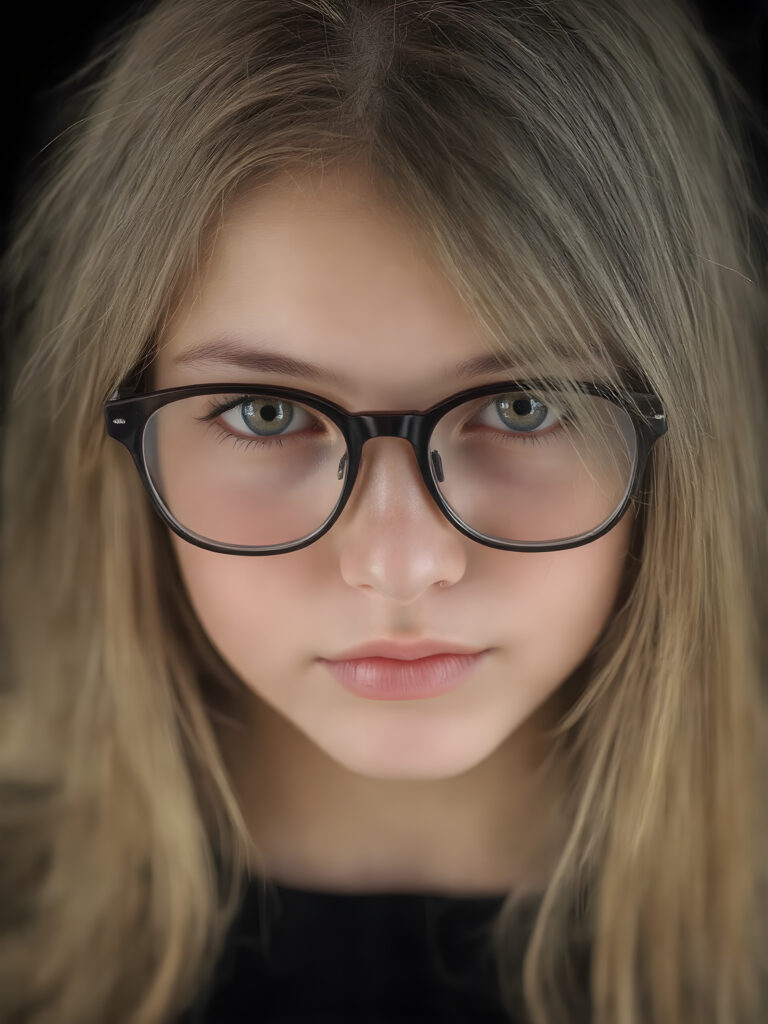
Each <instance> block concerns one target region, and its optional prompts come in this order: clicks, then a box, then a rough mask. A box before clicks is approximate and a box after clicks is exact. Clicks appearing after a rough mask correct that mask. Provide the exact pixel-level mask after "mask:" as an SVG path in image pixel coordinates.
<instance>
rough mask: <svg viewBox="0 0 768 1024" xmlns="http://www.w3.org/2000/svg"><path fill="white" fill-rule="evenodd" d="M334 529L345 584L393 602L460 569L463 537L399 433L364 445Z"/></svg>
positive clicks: (407, 599)
mask: <svg viewBox="0 0 768 1024" xmlns="http://www.w3.org/2000/svg"><path fill="white" fill-rule="evenodd" d="M334 530H335V538H334V540H335V543H336V545H337V551H338V557H339V566H340V570H341V574H342V576H343V578H344V580H345V581H346V582H347V583H348V584H349V586H352V587H358V588H363V589H366V590H371V591H375V592H377V593H378V594H380V595H381V596H383V597H386V598H388V599H390V600H394V601H397V602H399V603H403V604H409V603H411V602H413V601H416V600H417V599H418V598H419V597H420V596H421V595H422V594H423V593H424V592H425V591H426V590H428V589H429V588H430V587H432V586H441V585H442V586H445V585H446V584H451V583H456V582H457V581H458V580H459V579H461V577H462V576H463V574H464V572H465V570H466V544H467V543H469V541H465V538H464V537H463V535H462V534H461V533H459V531H458V530H456V528H455V527H454V526H453V525H452V524H451V523H450V522H449V521H448V519H446V517H445V516H444V515H443V514H442V512H441V511H440V509H439V508H438V507H437V506H436V504H435V502H434V499H433V498H432V495H431V494H430V493H429V490H428V489H427V486H426V484H425V482H424V479H423V477H422V475H421V472H420V470H419V465H418V461H417V459H416V452H415V451H414V448H413V446H412V445H411V444H410V442H408V441H406V440H405V439H403V438H394V437H378V438H372V439H371V440H369V441H366V442H365V444H364V445H363V452H362V456H361V462H360V468H359V471H358V476H357V479H356V481H355V486H354V489H353V491H352V494H351V495H350V498H349V501H348V502H347V505H346V507H345V508H344V511H343V512H342V514H341V516H340V517H339V519H338V520H337V522H336V523H335V524H334ZM333 533H334V531H331V533H330V534H329V536H330V535H332V534H333Z"/></svg>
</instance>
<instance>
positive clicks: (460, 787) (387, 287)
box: [153, 170, 632, 893]
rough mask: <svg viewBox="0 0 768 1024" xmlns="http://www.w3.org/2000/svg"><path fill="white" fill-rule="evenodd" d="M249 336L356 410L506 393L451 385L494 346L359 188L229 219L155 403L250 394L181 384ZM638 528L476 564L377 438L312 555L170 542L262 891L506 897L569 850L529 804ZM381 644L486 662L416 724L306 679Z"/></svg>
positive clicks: (262, 200)
mask: <svg viewBox="0 0 768 1024" xmlns="http://www.w3.org/2000/svg"><path fill="white" fill-rule="evenodd" d="M393 297H396V301H393ZM257 332H258V334H259V336H260V337H265V338H268V339H269V340H270V342H271V344H270V346H269V347H270V348H274V347H276V345H277V343H279V348H280V351H281V352H284V353H285V354H287V355H290V356H294V357H298V358H303V359H307V360H310V361H312V362H316V363H321V364H322V365H323V366H326V367H328V368H330V369H332V370H334V371H337V372H339V373H343V374H345V375H346V376H348V377H349V385H348V386H347V387H338V386H334V385H330V384H319V383H317V382H315V381H312V380H309V379H304V378H300V377H288V376H283V377H280V378H273V377H269V378H263V379H264V380H265V381H268V382H269V383H274V384H278V383H281V382H282V383H284V384H286V385H288V386H293V387H297V388H302V389H306V390H308V391H314V392H315V393H319V394H322V395H324V396H325V397H327V398H329V399H331V400H332V401H335V402H338V403H339V404H341V405H343V406H345V407H346V408H347V409H349V410H350V411H360V410H365V409H391V410H398V409H412V408H415V409H424V408H427V407H428V406H429V405H431V404H433V403H434V402H436V401H438V400H440V399H441V398H444V397H446V396H447V395H450V394H453V393H454V392H456V391H459V390H462V389H463V388H467V387H471V386H475V385H481V384H484V383H490V382H492V381H494V380H497V379H498V380H503V379H505V378H508V377H509V373H508V372H507V373H504V372H503V371H502V372H501V373H497V374H485V375H483V376H482V377H480V378H478V379H476V380H471V381H463V380H462V381H454V382H452V381H448V382H447V383H445V382H443V383H441V382H440V375H442V374H443V373H444V371H445V369H446V368H447V367H450V366H454V365H455V364H457V363H458V362H460V361H461V360H462V359H469V358H471V357H473V356H477V355H480V354H483V353H485V352H486V351H487V347H486V346H485V345H484V344H483V341H482V337H481V335H480V334H479V333H478V329H477V327H476V325H475V323H474V322H473V321H472V320H471V319H470V317H469V315H468V313H467V311H466V309H465V307H463V305H462V304H461V302H460V301H459V299H458V296H457V295H456V293H455V292H454V291H453V289H452V288H451V286H450V285H449V284H448V282H447V281H446V279H445V278H444V277H442V276H441V275H440V273H439V271H438V270H437V269H436V267H435V264H434V262H433V261H432V260H431V259H430V258H429V256H428V254H426V253H425V252H423V251H421V250H420V249H419V248H418V246H417V245H416V244H415V242H414V240H413V238H412V237H411V236H409V234H408V232H407V230H406V228H405V227H404V226H403V225H402V224H401V223H399V222H398V221H397V220H396V219H395V218H393V216H392V215H391V214H390V213H388V212H387V211H386V210H385V209H384V208H383V207H382V206H381V204H380V203H379V202H378V200H377V197H376V195H375V194H374V193H373V192H372V191H371V187H370V185H369V184H368V182H367V181H366V180H365V178H364V177H362V176H359V175H357V174H356V173H355V172H353V171H352V170H348V171H345V172H344V173H343V174H342V172H338V173H335V174H334V175H326V176H325V177H324V178H323V179H322V180H318V179H313V180H302V181H296V180H295V179H293V178H291V179H286V180H284V181H282V182H281V183H279V184H277V185H274V186H272V187H271V188H270V190H269V191H267V192H262V193H260V194H259V195H258V196H248V197H245V198H243V199H241V200H240V201H239V202H238V204H237V205H236V206H233V207H232V208H230V210H229V212H228V213H227V215H226V217H225V219H224V221H223V224H222V226H221V230H220V231H219V233H218V235H217V238H216V242H215V246H214V249H213V255H212V259H211V261H210V263H209V264H208V265H207V266H206V268H205V270H204V273H203V275H202V277H201V280H200V282H199V285H198V286H196V287H195V288H194V289H192V290H190V292H189V294H188V295H187V296H186V298H185V299H184V301H183V302H182V304H181V305H180V307H179V309H178V311H177V313H176V315H175V316H174V318H173V320H172V321H171V322H170V324H169V326H168V329H167V331H166V333H165V335H164V337H163V338H162V339H161V344H160V346H159V351H158V356H157V360H156V364H155V376H154V379H153V385H154V386H155V387H157V388H161V387H172V386H178V385H183V384H193V383H213V382H220V383H223V382H226V381H233V380H234V381H235V382H240V381H243V382H246V381H249V380H252V379H253V375H252V374H251V375H249V374H248V373H247V372H244V371H243V370H240V369H233V368H232V367H228V366H226V365H218V364H210V365H202V366H201V365H196V366H188V367H180V366H173V365H172V362H173V359H174V357H175V356H177V355H178V354H179V353H181V352H184V351H185V350H189V349H190V348H191V347H192V346H193V345H195V344H197V343H199V342H201V341H204V340H206V339H209V338H213V337H218V336H221V335H222V334H236V335H238V336H239V337H240V338H243V339H246V340H247V339H248V338H251V339H254V338H255V336H256V333H257ZM406 368H407V372H406ZM631 526H632V518H631V514H630V513H627V514H626V515H625V516H624V517H623V518H622V520H621V521H620V522H619V524H618V525H617V526H616V527H614V529H613V530H611V531H609V532H608V533H607V534H605V535H604V536H603V537H601V538H600V539H598V540H597V541H594V542H592V543H591V544H587V545H584V546H582V547H578V548H573V549H570V550H566V551H555V552H539V553H531V552H509V551H501V550H497V549H493V548H489V547H486V546H483V545H480V544H478V543H476V542H474V541H473V540H471V539H470V538H468V537H465V536H463V535H462V534H461V533H459V532H458V531H457V530H456V529H455V528H454V527H453V526H452V525H451V524H450V522H449V521H448V520H447V519H445V518H444V517H443V515H442V514H441V513H440V512H439V510H438V509H437V507H436V506H435V505H434V504H433V502H432V499H431V497H430V495H429V492H428V491H427V489H426V486H425V485H424V482H423V481H422V479H421V477H420V474H419V471H418V466H417V463H416V460H415V458H414V454H413V451H412V449H411V448H410V446H409V445H408V444H407V442H405V441H403V440H401V439H397V438H379V439H377V440H375V441H372V442H369V443H368V444H367V445H366V446H365V448H364V450H363V461H362V465H361V468H360V475H359V477H358V480H357V484H356V487H355V491H354V492H353V494H352V496H351V498H350V500H349V503H348V504H347V506H346V508H345V509H344V511H343V513H342V515H341V517H340V519H339V520H338V521H337V522H336V524H335V525H334V526H333V527H332V529H331V530H330V531H329V532H328V533H326V534H325V535H324V536H323V537H322V538H320V540H318V541H316V542H315V543H313V544H312V545H310V546H308V547H306V548H304V549H302V550H300V551H296V552H292V553H287V554H280V555H276V556H269V557H255V558H252V557H238V556H233V555H225V554H220V553H216V552H212V551H206V550H204V549H201V548H198V547H196V546H194V545H192V544H189V543H186V542H185V541H183V540H182V539H180V538H179V537H178V536H177V535H176V534H174V533H172V532H170V531H169V532H170V537H171V540H172V543H173V546H174V550H175V554H176V557H177V559H178V563H179V566H180V570H181V574H182V578H183V581H184V585H185V587H186V588H187V591H188V594H189V597H190V600H191V602H192V605H193V607H194V609H195V612H196V614H197V616H198V618H199V621H200V625H201V628H202V629H203V630H204V631H205V632H206V633H207V635H208V637H209V639H210V640H211V642H212V643H213V645H214V647H215V648H216V649H217V650H218V652H219V653H220V654H221V656H222V658H223V659H224V660H225V661H226V662H227V663H228V664H229V665H230V666H231V668H232V669H233V670H234V671H235V673H236V674H237V675H238V676H239V677H240V679H242V681H243V683H244V695H243V698H242V700H241V701H240V703H239V704H238V708H237V716H238V720H239V721H238V727H237V728H234V729H232V731H231V732H230V733H228V734H227V736H226V738H225V740H224V742H223V748H222V749H223V752H224V756H225V759H226V761H227V763H228V765H229V768H230V771H231V774H232V780H233V784H234V787H235V790H236V792H237V794H238V796H239V799H240V802H241V806H242V809H243V814H244V818H245V820H246V822H247V824H248V826H249V828H250V830H251V832H252V834H253V836H254V839H255V842H256V846H257V848H258V850H259V854H260V858H261V860H260V867H261V869H262V870H263V871H265V872H268V873H269V874H270V876H271V877H273V878H274V879H275V880H277V881H279V882H283V883H285V884H292V885H297V886H304V887H306V888H309V887H317V888H327V889H337V890H345V891H356V890H367V891H372V890H378V891H386V890H393V889H394V890H408V889H420V888H422V889H423V888H430V889H433V890H436V891H442V892H447V893H459V892H474V893H484V892H489V893H495V892H503V891H506V890H508V889H510V888H511V887H512V886H514V885H515V884H518V883H520V882H521V881H522V880H523V879H525V878H526V877H528V876H529V874H530V873H531V872H532V871H534V870H535V869H536V866H537V865H538V867H539V868H540V867H541V865H542V863H544V862H545V860H546V857H547V851H548V850H550V849H551V848H552V843H553V841H554V836H555V835H556V834H557V829H556V828H555V826H554V821H553V814H554V812H553V810H552V809H553V807H554V790H552V788H551V787H552V786H553V784H554V783H553V782H552V780H549V781H548V782H547V786H548V787H550V788H542V786H541V785H540V783H539V781H537V780H539V776H538V775H537V773H536V769H537V767H539V766H540V765H541V764H542V761H543V758H544V757H545V755H546V753H547V750H548V749H549V745H548V744H549V741H548V740H547V738H546V736H545V735H544V731H545V729H546V728H548V727H551V726H552V725H554V723H555V722H556V720H557V715H558V713H560V712H561V711H562V707H561V704H560V702H559V700H558V698H559V694H560V692H561V686H562V684H563V682H564V681H565V680H566V679H567V678H568V677H569V676H571V674H572V673H573V672H574V671H575V670H576V669H577V668H578V666H579V665H580V664H581V663H582V662H583V660H584V658H585V657H586V656H587V654H588V653H589V652H590V650H591V648H592V647H593V645H594V643H595V641H596V640H597V638H598V637H599V636H600V634H601V633H602V631H603V629H604V627H605V625H606V623H607V622H608V620H609V619H610V617H611V613H612V611H613V609H614V604H615V600H616V597H617V593H618V591H619V586H620V582H621V577H622V572H623V569H624V566H625V561H626V555H627V551H628V546H629V540H630V533H631ZM384 637H390V638H397V639H404V640H405V639H414V638H417V637H442V638H449V639H452V640H454V641H456V642H459V643H463V644H466V645H468V646H470V647H472V648H473V649H478V650H479V649H484V648H492V653H491V655H490V656H488V657H486V659H485V660H484V662H483V663H482V664H481V665H480V666H479V667H478V669H477V670H476V671H475V672H474V674H473V675H472V676H471V678H470V679H469V680H468V681H467V682H466V683H465V684H464V685H463V686H461V687H460V688H459V689H457V690H455V691H453V692H451V693H449V694H445V695H443V696H440V697H437V698H432V699H429V700H413V701H374V700H367V699H365V698H361V697H358V696H355V695H353V694H351V693H348V692H347V691H346V690H344V689H343V688H342V687H341V686H340V685H339V684H338V683H337V682H336V680H335V679H334V678H333V677H332V676H331V674H330V673H329V672H328V671H327V669H326V668H325V667H323V666H322V665H321V664H320V663H318V661H317V660H316V659H317V658H318V657H333V656H334V655H338V654H340V653H341V652H342V651H344V650H345V649H347V648H349V647H351V646H353V645H357V644H359V643H362V642H365V641H371V640H374V639H379V638H384ZM554 778H555V779H556V776H555V777H554Z"/></svg>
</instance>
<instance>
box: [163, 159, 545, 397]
mask: <svg viewBox="0 0 768 1024" xmlns="http://www.w3.org/2000/svg"><path fill="white" fill-rule="evenodd" d="M211 243H212V244H211V248H210V257H209V259H208V261H207V263H206V264H205V265H204V266H203V267H201V270H200V273H199V275H198V276H197V278H196V280H195V281H193V282H192V284H191V286H190V287H189V289H188V290H187V293H186V294H185V296H184V297H183V299H182V302H181V304H180V305H179V307H178V308H177V310H176V313H175V315H174V317H173V319H172V321H171V323H170V325H169V327H168V329H167V330H166V332H165V333H164V337H163V338H162V339H161V343H160V346H159V353H158V360H157V361H158V366H159V368H160V370H161V373H162V376H163V378H164V383H163V385H162V386H165V384H166V383H170V384H173V385H175V384H183V383H191V382H194V381H203V380H215V379H217V377H218V379H224V377H222V376H221V372H223V371H224V370H226V369H227V368H228V369H229V370H230V371H232V370H234V369H235V368H237V369H238V370H239V373H240V375H239V377H236V379H238V380H239V379H241V378H242V373H243V370H244V369H248V368H249V361H248V354H249V353H250V354H251V356H252V357H253V358H252V360H251V362H250V368H251V369H252V370H253V371H254V372H257V373H259V372H261V370H263V369H264V367H265V365H266V363H265V362H264V361H262V363H261V364H259V362H258V360H259V357H260V355H262V356H263V355H264V353H265V352H266V351H267V350H269V353H270V354H269V355H268V359H267V362H269V361H270V360H271V362H272V365H273V366H274V367H275V369H276V370H277V371H279V370H280V369H283V370H284V371H287V373H288V375H289V376H290V377H291V379H292V380H293V379H295V380H296V383H299V382H302V383H304V384H306V385H308V386H309V385H310V384H311V385H312V386H313V387H314V388H315V389H316V390H317V389H321V390H323V391H324V392H325V393H328V394H330V395H331V396H333V395H337V396H338V397H339V398H341V397H344V398H345V399H346V400H348V401H349V400H352V399H353V398H354V396H355V395H356V394H357V395H359V397H360V398H361V400H362V399H363V396H364V397H365V401H366V402H370V401H371V400H373V399H374V398H375V397H376V396H380V398H381V400H382V401H383V400H385V396H386V395H387V394H392V395H394V392H397V395H398V400H400V399H402V398H405V397H407V393H410V392H412V393H413V396H414V399H415V398H416V397H417V396H418V397H419V399H420V400H421V399H423V397H424V395H425V393H426V391H429V390H430V389H434V388H438V389H439V390H440V391H441V392H443V391H444V390H445V388H446V387H453V388H454V389H455V390H460V389H462V388H465V387H471V386H472V384H473V383H478V381H477V380H476V379H472V378H473V374H486V375H487V374H493V375H495V376H499V375H500V374H501V375H506V376H525V375H531V373H532V371H533V368H531V367H524V366H520V365H517V364H516V362H515V360H514V357H513V356H507V357H506V358H505V359H504V360H503V361H502V360H501V359H500V357H499V355H496V356H494V355H493V351H492V346H491V345H490V343H489V341H488V340H487V338H485V337H484V336H483V332H482V330H481V328H480V327H479V325H478V324H477V322H476V320H475V318H474V317H473V316H472V314H471V312H470V310H469V309H468V308H467V307H466V306H465V305H464V303H463V302H462V300H461V298H460V296H459V295H458V293H457V292H456V290H455V288H454V287H453V286H452V284H451V283H450V281H449V280H448V279H447V277H446V276H445V275H444V274H443V273H442V272H441V270H440V268H439V267H438V265H437V263H436V261H435V259H434V258H433V256H432V255H431V253H430V252H429V251H428V250H427V249H426V248H425V247H424V246H423V245H422V244H421V243H420V242H419V239H418V238H417V236H416V235H415V233H414V232H413V231H411V230H409V226H408V225H407V224H406V223H405V222H404V221H403V219H402V218H400V217H398V216H397V214H395V213H393V212H392V211H390V210H389V209H387V208H386V207H385V206H384V205H383V204H382V202H381V201H380V199H379V197H378V195H377V194H376V192H375V190H374V189H373V188H372V186H371V185H370V183H369V182H368V181H367V180H366V179H365V177H364V176H361V175H359V174H357V173H355V172H354V171H353V172H350V173H349V174H348V175H347V176H340V175H339V174H338V173H336V172H335V173H334V174H332V175H330V176H328V177H324V178H322V179H319V178H317V177H315V178H305V179H295V178H289V179H283V180H280V181H279V182H277V183H273V184H272V185H270V186H269V187H268V188H266V189H263V190H260V191H259V192H250V193H246V194H244V195H242V196H241V197H239V198H238V199H237V201H236V202H233V203H232V204H231V205H230V207H229V208H228V209H227V210H226V212H225V213H224V215H223V216H222V217H221V219H220V221H219V222H218V223H217V225H216V227H215V229H214V233H213V235H212V238H211ZM510 341H511V344H510V346H509V348H510V351H511V352H512V353H514V343H513V339H510ZM201 348H202V349H204V350H205V351H206V355H207V358H206V359H205V360H204V361H203V360H202V359H200V358H198V359H196V360H195V361H192V360H191V358H190V357H191V354H192V353H193V351H195V350H200V349H201ZM235 349H237V350H239V352H240V354H241V355H242V356H243V358H242V359H239V360H229V361H224V359H226V355H225V352H226V350H229V351H230V352H232V351H234V350H235ZM217 353H218V355H217ZM198 354H199V353H198ZM223 354H224V359H222V355H223ZM214 356H215V358H214ZM275 357H282V358H283V365H282V367H281V366H280V364H279V358H278V359H277V360H276V359H275ZM291 360H293V361H294V363H297V362H303V363H312V364H314V366H315V367H319V368H320V369H319V372H317V373H315V374H310V373H306V372H303V371H301V370H300V371H299V372H298V373H294V372H293V371H294V370H295V366H293V367H291V362H290V361H291ZM473 363H474V364H475V365H474V367H472V366H471V365H470V364H473ZM406 370H407V375H406V373H405V371H406ZM206 371H207V373H206ZM214 371H215V373H216V374H217V376H211V373H212V372H214ZM462 371H463V372H462ZM169 374H171V375H172V378H171V379H169ZM224 376H225V377H228V379H229V378H231V377H232V372H230V373H229V374H228V375H227V374H226V373H225V374H224ZM342 392H343V395H342ZM434 393H435V394H437V392H436V391H435V392H434Z"/></svg>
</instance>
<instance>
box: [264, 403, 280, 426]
mask: <svg viewBox="0 0 768 1024" xmlns="http://www.w3.org/2000/svg"><path fill="white" fill-rule="evenodd" d="M275 416H277V410H276V409H275V407H274V405H265V406H264V408H263V409H262V411H261V418H262V419H263V420H266V421H267V423H271V422H272V420H273V419H274V418H275Z"/></svg>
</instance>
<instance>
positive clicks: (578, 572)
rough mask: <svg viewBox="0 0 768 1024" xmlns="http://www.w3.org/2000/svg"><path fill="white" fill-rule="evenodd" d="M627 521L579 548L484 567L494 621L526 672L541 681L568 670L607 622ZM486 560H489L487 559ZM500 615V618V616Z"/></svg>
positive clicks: (622, 561) (627, 538)
mask: <svg viewBox="0 0 768 1024" xmlns="http://www.w3.org/2000/svg"><path fill="white" fill-rule="evenodd" d="M632 526H633V518H632V515H631V513H627V514H626V515H625V516H624V517H623V519H622V520H621V522H620V523H619V524H618V525H617V526H615V527H614V528H613V530H610V531H609V532H608V533H607V534H605V535H604V536H603V537H600V538H598V540H596V541H593V542H592V543H590V544H584V545H582V546H581V547H577V548H569V549H567V550H564V551H552V552H542V553H538V554H527V553H516V554H513V555H510V559H509V561H507V562H506V563H501V564H503V565H504V570H503V572H502V573H501V574H499V570H498V565H499V563H498V562H497V565H496V570H495V572H494V570H493V569H492V568H491V567H490V563H489V568H488V572H487V578H488V579H491V578H494V579H495V580H496V583H497V587H496V593H497V595H498V602H499V605H500V606H502V607H504V612H502V613H501V616H500V618H501V619H502V620H503V619H504V618H505V617H508V619H509V623H510V625H509V633H510V636H511V637H514V646H515V648H516V650H517V652H518V653H519V654H520V656H521V657H527V658H529V659H530V665H529V668H530V669H531V671H533V672H536V673H537V674H538V673H539V672H541V673H542V674H543V676H545V677H547V678H553V679H554V678H558V677H560V676H564V675H565V674H568V673H569V672H570V671H572V670H573V669H574V668H575V667H576V666H577V665H578V664H579V663H580V662H581V661H582V660H583V658H584V657H586V655H587V654H588V653H589V651H590V649H591V648H592V646H593V644H594V643H595V641H596V640H597V639H598V637H599V636H600V634H601V633H602V631H603V629H604V627H605V626H606V624H607V623H608V621H609V620H610V618H611V614H612V611H613V609H614V606H615V603H616V598H617V596H618V594H619V590H620V586H621V580H622V576H623V573H624V570H625V567H626V565H627V553H628V550H629V544H630V539H631V533H632ZM491 557H493V556H492V555H491ZM505 613H506V614H505Z"/></svg>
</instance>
